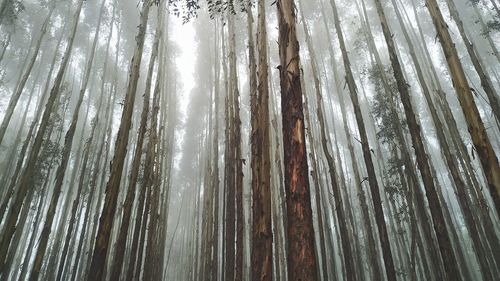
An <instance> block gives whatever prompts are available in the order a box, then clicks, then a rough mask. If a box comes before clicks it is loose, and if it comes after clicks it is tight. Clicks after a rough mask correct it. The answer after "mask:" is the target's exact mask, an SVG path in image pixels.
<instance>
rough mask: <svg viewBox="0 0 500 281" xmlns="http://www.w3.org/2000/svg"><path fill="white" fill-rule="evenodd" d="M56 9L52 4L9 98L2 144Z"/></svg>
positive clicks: (0, 130)
mask: <svg viewBox="0 0 500 281" xmlns="http://www.w3.org/2000/svg"><path fill="white" fill-rule="evenodd" d="M54 9H55V3H53V4H51V5H50V8H49V14H48V15H47V17H46V18H45V21H44V22H43V24H42V28H41V30H40V35H39V36H38V40H37V42H36V45H35V48H34V50H33V54H32V55H31V58H30V59H29V61H28V66H27V68H26V70H25V71H24V73H23V74H22V78H21V80H20V81H19V83H18V85H17V86H16V90H15V91H14V93H13V94H12V96H11V97H10V100H9V105H8V106H7V109H6V110H5V115H4V117H3V120H2V124H1V125H0V144H1V143H2V140H3V137H4V136H5V131H6V130H7V126H8V125H9V122H10V119H11V117H12V114H13V113H14V109H15V108H16V105H17V102H18V101H19V98H20V97H21V94H22V93H23V90H24V86H25V85H26V82H27V81H28V78H29V77H30V74H31V70H32V69H33V66H34V65H35V62H36V59H37V57H38V53H39V51H40V46H41V45H42V39H43V38H44V36H45V33H47V28H48V26H49V22H50V19H51V17H52V13H53V12H54Z"/></svg>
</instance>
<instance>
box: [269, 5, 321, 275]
mask: <svg viewBox="0 0 500 281" xmlns="http://www.w3.org/2000/svg"><path fill="white" fill-rule="evenodd" d="M276 4H277V9H278V26H279V39H278V44H279V56H280V65H279V67H278V70H279V72H280V86H281V112H282V123H283V128H282V129H283V151H284V165H285V167H284V168H285V174H284V178H285V186H286V195H287V198H286V206H287V226H286V229H287V234H288V239H289V246H288V260H287V261H288V277H289V279H291V280H314V279H315V278H316V277H317V272H316V271H317V268H316V257H315V255H314V230H313V223H312V210H311V198H310V190H309V179H308V168H307V167H308V166H307V151H306V143H305V130H304V113H303V107H302V85H301V83H300V56H299V43H298V41H297V35H296V23H295V22H296V16H295V4H294V1H293V0H278V1H277V3H276Z"/></svg>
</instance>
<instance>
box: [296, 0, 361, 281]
mask: <svg viewBox="0 0 500 281" xmlns="http://www.w3.org/2000/svg"><path fill="white" fill-rule="evenodd" d="M299 12H300V16H301V18H302V21H303V27H304V33H305V37H306V42H307V48H308V51H309V56H310V61H311V69H312V74H313V80H314V87H315V92H316V114H317V116H318V122H319V126H320V135H321V147H322V149H323V153H324V155H325V157H326V162H327V164H328V173H329V175H330V184H331V190H332V192H333V196H334V198H335V208H336V215H337V219H338V221H339V230H340V239H341V245H342V252H343V255H344V263H345V270H346V271H345V276H346V278H347V280H356V279H357V278H356V269H355V260H354V255H353V252H352V249H351V245H350V243H349V241H350V240H351V239H350V237H349V233H348V231H347V227H348V223H347V217H346V214H345V209H344V206H343V202H344V199H345V198H343V196H342V193H341V191H340V186H339V182H338V180H337V173H336V167H335V160H334V159H333V157H332V155H331V153H330V150H329V145H328V138H327V131H326V124H325V118H324V110H323V105H322V94H321V81H320V80H319V79H320V78H319V73H318V65H317V62H316V54H315V52H314V49H313V46H312V40H311V36H310V34H309V29H308V27H307V21H306V20H305V18H304V15H303V13H302V2H299ZM316 196H319V194H318V195H316Z"/></svg>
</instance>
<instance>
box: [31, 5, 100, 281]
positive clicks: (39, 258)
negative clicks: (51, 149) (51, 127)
mask: <svg viewBox="0 0 500 281" xmlns="http://www.w3.org/2000/svg"><path fill="white" fill-rule="evenodd" d="M104 3H105V1H102V4H101V10H100V11H101V12H100V14H99V18H98V20H97V25H96V31H95V35H94V41H93V45H92V49H91V51H90V56H89V59H88V61H87V66H86V69H85V75H84V78H83V82H82V88H81V89H80V94H79V97H78V101H77V104H76V107H75V109H74V112H73V117H72V119H71V124H70V126H69V128H68V131H67V132H66V136H65V137H64V148H63V152H62V157H61V163H60V164H59V167H58V168H57V171H56V181H55V186H54V190H53V191H52V199H51V201H50V205H49V209H48V210H47V216H46V217H47V218H46V220H45V223H44V226H43V230H42V235H41V238H40V241H39V246H38V250H37V253H36V258H35V263H34V265H33V271H32V272H31V276H30V280H37V279H38V277H39V275H40V270H41V267H42V262H43V258H44V256H45V251H46V250H47V245H48V242H49V235H50V232H51V228H52V222H53V221H54V216H55V213H56V208H57V205H58V202H59V197H60V195H61V189H62V185H63V180H64V174H65V173H66V167H67V165H68V162H69V156H70V153H71V148H72V144H73V137H74V135H75V131H76V125H77V122H78V116H79V113H80V107H81V105H82V102H83V97H84V96H85V92H86V90H87V85H88V82H89V77H90V71H91V70H92V65H93V61H94V54H95V50H96V47H97V40H98V39H99V31H100V26H101V20H102V15H103V13H104ZM77 193H78V194H80V193H81V190H79V191H77ZM70 227H72V224H70ZM71 233H72V228H70V229H68V232H67V235H69V236H71Z"/></svg>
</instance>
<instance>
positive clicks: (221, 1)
mask: <svg viewBox="0 0 500 281" xmlns="http://www.w3.org/2000/svg"><path fill="white" fill-rule="evenodd" d="M154 1H155V3H157V2H159V0H154ZM205 2H206V5H207V7H208V13H209V14H210V18H212V19H213V18H215V17H216V16H221V15H224V14H226V13H227V12H228V11H229V12H231V13H233V14H236V13H237V12H245V11H246V10H245V9H246V7H248V6H249V5H252V2H253V1H252V0H205ZM168 5H169V7H170V8H169V11H170V13H172V14H173V15H175V16H177V17H180V18H182V21H183V22H184V23H187V22H189V21H190V20H191V19H193V18H196V17H197V13H198V10H199V9H201V5H200V0H168Z"/></svg>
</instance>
